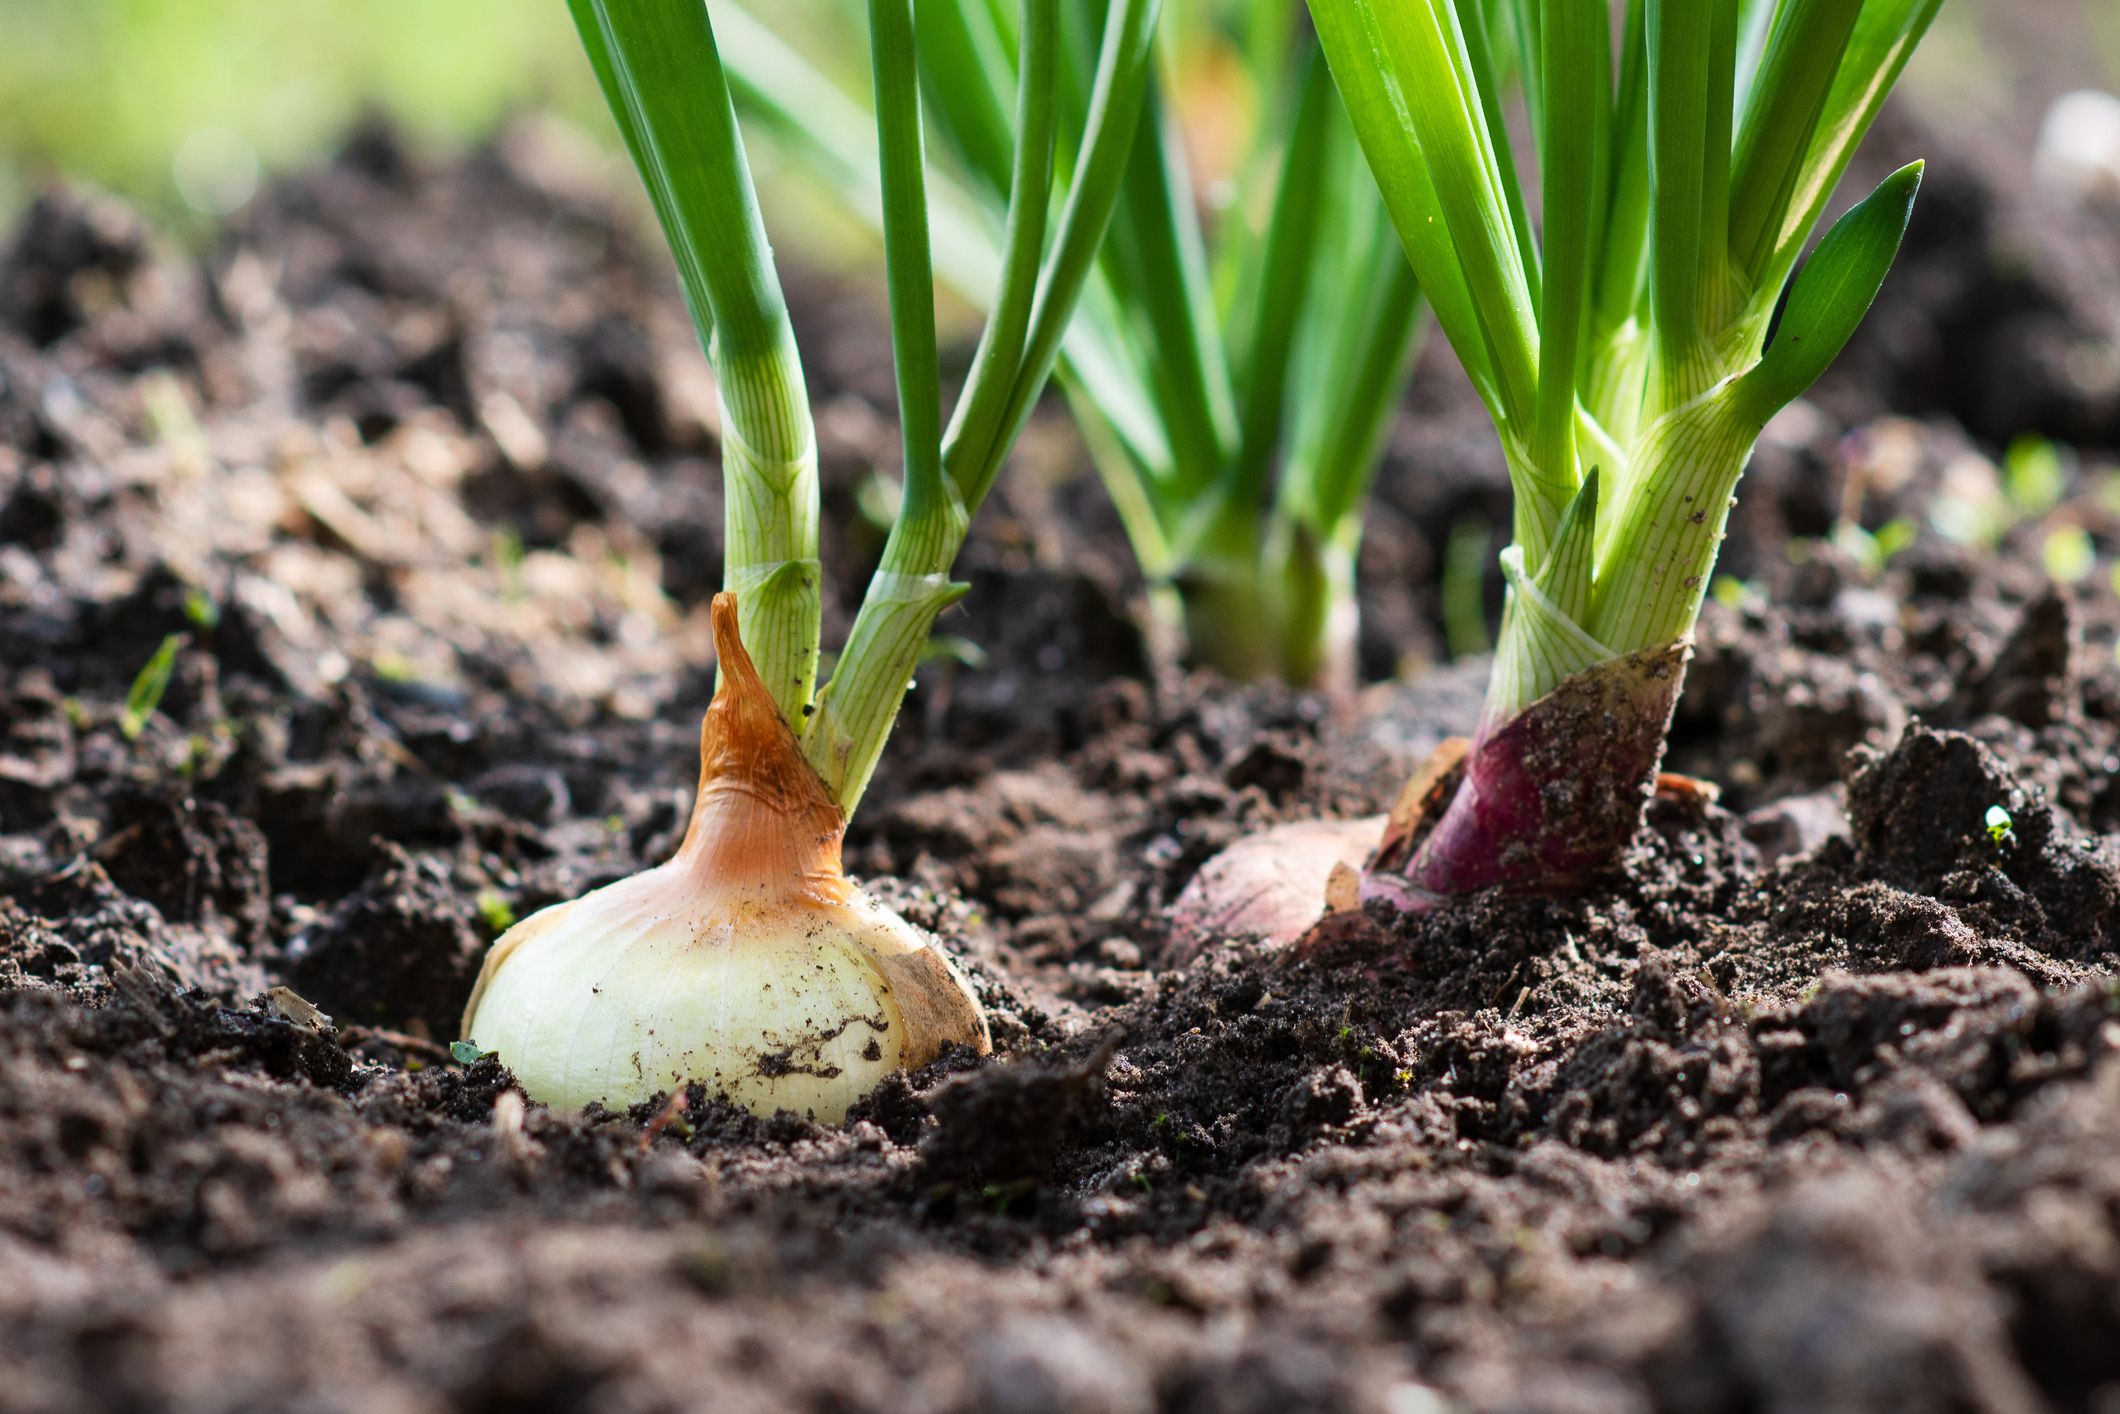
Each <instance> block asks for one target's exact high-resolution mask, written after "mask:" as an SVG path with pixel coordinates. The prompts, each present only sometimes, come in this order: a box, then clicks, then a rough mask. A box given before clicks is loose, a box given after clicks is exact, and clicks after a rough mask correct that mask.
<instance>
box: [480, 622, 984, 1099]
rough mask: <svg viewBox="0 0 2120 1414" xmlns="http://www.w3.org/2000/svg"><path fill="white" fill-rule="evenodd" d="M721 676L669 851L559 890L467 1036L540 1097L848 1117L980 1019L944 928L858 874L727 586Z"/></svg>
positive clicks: (489, 975) (839, 818)
mask: <svg viewBox="0 0 2120 1414" xmlns="http://www.w3.org/2000/svg"><path fill="white" fill-rule="evenodd" d="M713 612H714V634H715V641H716V645H717V647H718V649H719V651H720V654H721V672H722V683H721V688H720V690H719V691H718V692H717V693H716V694H715V697H714V702H713V704H712V705H711V706H710V707H708V709H707V716H706V722H705V725H704V726H703V727H702V729H701V732H700V779H699V797H698V799H697V801H695V802H694V804H693V807H692V821H691V826H690V828H689V829H688V830H687V831H686V833H685V839H684V843H683V844H681V845H680V846H679V847H678V850H677V853H676V855H675V856H674V857H672V858H671V859H670V860H669V862H667V863H665V864H661V865H658V866H656V867H655V868H653V869H649V870H647V871H646V872H644V873H641V874H636V875H634V876H633V877H632V878H630V879H624V880H621V881H620V882H618V883H615V884H611V885H608V886H606V887H604V888H601V889H598V890H596V891H595V892H594V893H590V894H585V895H584V896H582V897H581V898H578V899H575V900H574V901H573V902H571V903H562V904H555V905H553V906H552V907H550V908H547V909H544V910H542V911H540V912H538V913H536V914H533V915H532V916H530V917H529V918H526V919H524V920H523V921H522V922H521V923H518V924H517V925H516V926H515V927H513V928H510V929H509V930H508V931H507V932H506V933H505V934H503V935H502V936H501V938H500V940H499V941H498V942H496V943H495V944H494V945H493V951H492V952H491V953H489V954H488V955H487V958H486V964H485V967H484V968H483V969H482V970H481V972H480V973H479V979H478V984H477V986H476V987H474V988H473V990H472V993H471V1000H470V1003H469V1004H468V1005H467V1006H466V1007H465V1009H464V1034H465V1035H466V1036H468V1037H470V1038H472V1039H474V1040H475V1041H476V1042H477V1043H478V1044H479V1046H480V1047H482V1048H483V1049H486V1050H490V1051H496V1052H498V1053H499V1055H500V1058H501V1061H502V1062H503V1063H504V1064H506V1065H507V1066H508V1067H509V1069H511V1070H512V1071H514V1073H515V1077H516V1079H517V1080H518V1081H520V1082H521V1083H522V1086H523V1089H524V1090H525V1091H526V1092H527V1093H528V1094H529V1095H530V1097H531V1098H532V1099H536V1100H542V1101H544V1102H545V1103H546V1104H549V1105H552V1106H554V1107H557V1108H565V1109H577V1108H579V1107H581V1106H583V1105H586V1104H588V1103H589V1102H590V1101H592V1100H596V1101H601V1102H603V1103H604V1104H606V1105H610V1106H614V1107H615V1106H619V1105H625V1104H631V1103H634V1102H637V1101H640V1100H644V1099H647V1098H649V1097H650V1096H652V1095H654V1094H656V1093H657V1092H660V1091H674V1090H676V1089H677V1088H679V1087H680V1086H683V1085H686V1084H691V1083H698V1084H701V1085H704V1086H705V1087H706V1089H707V1091H708V1093H710V1094H711V1093H714V1092H716V1091H719V1092H720V1093H722V1094H725V1095H727V1096H728V1097H729V1098H730V1099H731V1100H733V1101H735V1102H736V1103H738V1104H740V1105H743V1106H744V1107H746V1108H747V1109H750V1110H753V1111H755V1112H758V1113H770V1112H771V1111H773V1110H776V1109H789V1110H793V1111H795V1112H796V1113H798V1114H807V1115H809V1116H811V1117H812V1118H814V1119H818V1120H821V1121H825V1122H836V1121H838V1120H839V1119H841V1118H842V1117H843V1116H844V1115H845V1114H846V1111H847V1107H848V1106H849V1105H851V1104H852V1103H853V1102H854V1101H855V1100H858V1099H859V1098H861V1096H863V1095H865V1094H866V1093H868V1091H869V1090H870V1089H872V1088H873V1087H874V1086H875V1084H876V1082H877V1081H879V1080H881V1079H882V1078H883V1077H884V1076H885V1075H887V1074H889V1073H890V1072H891V1071H893V1070H898V1069H902V1068H910V1067H914V1066H919V1065H924V1064H926V1063H927V1062H928V1061H930V1060H932V1059H933V1058H934V1057H935V1056H936V1055H937V1054H939V1053H940V1052H941V1050H942V1048H943V1047H944V1046H945V1045H947V1044H949V1043H951V1042H956V1043H958V1044H960V1045H965V1046H970V1047H972V1048H974V1049H975V1050H978V1051H981V1052H984V1051H986V1050H988V1049H989V1047H990V1041H989V1037H988V1031H987V1024H986V1017H985V1014H984V1013H983V1012H982V1011H981V1010H980V1008H979V1003H978V1002H977V1001H976V1000H975V999H974V998H973V996H972V993H971V989H970V987H969V986H968V985H967V984H966V983H965V980H964V978H963V976H962V975H961V974H960V973H959V972H958V971H957V969H956V967H955V966H953V965H952V964H951V962H950V961H949V959H948V958H947V957H946V956H945V955H944V954H943V952H942V950H941V949H940V948H939V947H937V946H936V945H935V943H934V941H933V940H932V939H930V938H928V937H926V936H925V935H924V934H922V933H920V932H919V931H918V930H917V929H915V928H914V927H913V926H912V925H911V924H909V923H907V922H906V921H905V920H904V919H902V918H900V917H899V916H898V915H897V914H895V913H892V912H891V911H890V910H889V909H887V908H884V907H883V906H882V905H880V904H878V903H876V902H875V900H873V899H871V898H869V897H868V895H866V894H864V893H863V892H862V891H861V890H860V889H859V888H857V887H855V885H854V884H852V883H851V882H849V881H848V879H847V877H846V875H845V874H844V873H842V872H841V869H840V862H839V845H840V837H841V836H842V834H843V833H844V832H845V829H846V816H845V814H844V813H843V812H842V811H841V810H840V808H839V806H838V804H837V803H836V802H835V801H834V800H833V799H832V797H831V794H830V792H829V791H828V790H827V788H826V787H825V784H824V782H823V781H822V780H821V779H820V778H819V777H818V775H817V773H816V771H815V770H813V769H812V768H811V766H810V764H809V762H808V761H807V760H805V759H804V757H803V754H802V748H801V744H800V743H799V742H798V741H797V740H796V738H795V734H794V732H793V731H791V730H790V729H789V727H788V724H787V723H786V721H785V720H783V719H782V717H781V715H780V712H779V710H778V709H777V708H776V707H775V706H774V705H773V700H772V697H771V696H770V695H769V694H768V693H767V691H766V689H765V684H764V683H762V682H761V681H760V680H759V678H758V673H757V671H756V669H754V668H753V667H752V665H751V660H750V657H749V655H748V654H746V653H745V652H744V650H743V645H742V643H741V641H740V640H739V639H738V637H737V632H736V604H735V600H734V598H733V597H732V596H730V595H728V594H721V595H717V596H716V597H715V600H714V610H713Z"/></svg>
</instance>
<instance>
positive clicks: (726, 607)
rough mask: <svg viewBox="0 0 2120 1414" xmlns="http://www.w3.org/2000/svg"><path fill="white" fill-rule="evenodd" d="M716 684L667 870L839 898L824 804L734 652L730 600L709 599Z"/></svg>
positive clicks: (820, 784)
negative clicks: (695, 784) (693, 786)
mask: <svg viewBox="0 0 2120 1414" xmlns="http://www.w3.org/2000/svg"><path fill="white" fill-rule="evenodd" d="M712 612H713V620H714V647H715V652H716V654H717V656H718V657H719V659H720V664H721V686H720V687H719V688H718V689H717V690H716V691H715V694H714V701H713V702H712V704H710V705H709V706H708V708H707V715H706V720H705V722H704V723H702V724H701V727H700V732H699V795H698V797H697V798H696V799H695V800H694V801H693V804H692V820H691V824H690V826H689V827H688V828H687V829H686V831H685V838H684V843H683V844H681V845H679V846H678V849H677V855H676V858H675V859H674V860H673V861H672V863H674V864H676V865H678V866H680V867H681V868H682V869H683V870H684V871H685V872H686V873H687V874H689V875H691V876H692V877H693V878H694V879H695V880H697V882H698V883H699V884H700V885H701V886H702V887H711V888H714V889H741V890H744V891H745V892H755V893H759V894H764V895H767V896H770V897H787V896H792V895H797V894H808V895H811V896H821V897H823V898H827V899H837V898H839V897H841V896H843V895H844V893H845V892H846V888H847V884H846V877H845V875H844V874H843V873H842V872H841V868H840V858H839V848H840V840H841V838H842V837H843V836H844V835H845V833H846V814H845V812H843V811H842V810H841V809H840V808H839V806H838V804H837V802H835V801H834V800H833V799H832V795H831V791H830V790H829V789H828V788H827V787H826V786H825V783H824V781H823V779H822V778H821V777H819V776H818V774H817V771H816V769H815V768H814V767H812V766H811V765H810V763H809V761H808V760H807V759H805V758H804V756H803V754H802V744H801V742H800V741H798V740H797V739H796V736H795V733H794V731H793V729H792V728H790V727H789V726H788V723H787V719H786V718H784V717H783V716H782V715H781V713H780V709H779V708H778V707H777V706H775V705H774V702H773V697H772V694H771V693H770V692H768V691H767V690H766V685H765V683H764V681H763V680H762V679H761V678H760V677H759V675H758V669H757V668H756V667H755V666H753V664H752V662H751V657H750V654H749V653H747V652H746V651H745V650H744V646H743V639H742V637H741V635H740V633H739V632H738V628H737V614H736V596H735V595H733V594H729V593H721V594H717V595H715V596H714V604H713V610H712Z"/></svg>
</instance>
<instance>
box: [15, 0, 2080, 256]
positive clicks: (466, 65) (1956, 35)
mask: <svg viewBox="0 0 2120 1414" xmlns="http://www.w3.org/2000/svg"><path fill="white" fill-rule="evenodd" d="M1169 4H1170V6H1171V8H1172V10H1173V13H1174V15H1176V16H1178V17H1179V18H1180V19H1190V20H1193V21H1194V22H1197V21H1198V19H1199V18H1201V16H1200V15H1199V13H1197V12H1200V11H1203V10H1212V9H1215V8H1218V7H1225V8H1226V5H1227V0H1169ZM750 8H752V9H753V10H754V11H755V12H756V13H757V14H758V15H760V16H761V17H762V18H764V19H766V20H768V22H770V23H772V24H773V25H774V26H775V27H776V28H777V29H779V30H780V31H781V32H782V33H783V34H785V35H788V36H789V37H791V38H794V39H796V40H797V42H799V43H800V42H803V39H804V36H805V34H807V35H808V36H809V37H810V38H812V39H814V40H815V41H817V42H816V43H815V44H814V45H806V46H805V47H808V48H812V49H813V50H816V49H823V50H826V51H829V54H830V56H833V57H836V58H839V59H844V58H845V57H846V55H847V53H848V52H849V51H848V47H847V40H848V36H847V34H846V33H845V30H846V23H845V20H846V14H847V9H848V7H847V6H846V4H845V0H757V3H753V4H752V5H751V7H750ZM2025 29H2030V30H2034V31H2040V32H2042V33H2041V36H2040V37H2041V38H2043V39H2044V40H2046V41H2047V42H2046V43H2043V44H2037V45H2033V46H2030V47H2029V48H2030V51H2031V52H2033V53H2039V52H2042V51H2043V53H2044V54H2045V55H2047V56H2054V55H2066V56H2069V59H2070V62H2069V63H2068V65H2067V67H2070V68H2073V69H2075V70H2076V72H2075V73H2073V74H2072V75H2070V76H2069V81H2072V82H2076V83H2081V82H2083V81H2084V80H2085V79H2086V78H2092V79H2094V80H2095V79H2096V78H2098V77H2102V78H2103V86H2105V87H2108V88H2111V87H2120V0H1949V3H1948V4H1947V5H1946V7H1945V10H1944V13H1943V16H1942V18H1941V20H1940V21H1939V23H1938V26H1937V29H1936V31H1935V32H1934V33H1933V34H1932V36H1931V39H1930V41H1929V43H1928V45H1927V46H1926V47H1925V48H1924V50H1923V52H1922V54H1921V55H1920V56H1919V57H1918V58H1917V60H1916V65H1915V68H1914V70H1913V71H1912V72H1910V74H1909V76H1908V81H1907V87H1908V89H1909V91H1910V93H1912V94H1913V95H1914V96H1915V97H1916V99H1917V101H1919V98H1920V95H1921V94H1922V92H1923V91H1924V90H1926V91H1928V92H1929V93H1931V94H1934V95H1937V96H1938V97H1939V98H1940V99H1941V100H1943V101H1948V102H1950V103H1952V104H1953V105H1955V107H1956V110H1957V111H1958V112H1960V113H1961V114H1963V113H1964V112H1965V111H1966V110H1967V107H1968V99H1972V100H1973V101H1972V103H1971V105H1970V106H1971V107H1972V108H1974V109H1980V108H1986V109H1988V110H1989V111H1988V112H1987V113H1984V114H1983V117H2000V116H2003V115H2001V114H1998V113H1995V112H1993V110H1994V109H1995V108H1997V107H2004V106H2007V105H2008V97H2006V96H2007V95H2013V94H2019V93H2021V92H2022V90H2024V89H2026V88H2028V89H2031V90H2033V91H2034V92H2035V93H2036V92H2037V91H2038V90H2040V89H2042V88H2050V87H2051V86H2052V84H2053V82H2054V80H2055V79H2057V78H2059V77H2060V76H2058V75H2053V74H2041V73H2039V72H2036V70H2037V69H2039V68H2044V67H2048V65H2049V64H2050V63H2051V59H2049V60H2047V61H2045V62H2042V63H2034V64H2031V65H2030V67H2031V68H2032V69H2033V70H2034V72H2021V71H2020V72H2012V70H2013V69H2015V68H2016V67H2017V66H2016V65H2015V64H2013V62H2012V52H2013V51H2015V52H2018V53H2023V52H2026V50H2025V48H2023V47H2020V46H2019V45H2016V44H2013V43H2011V40H2012V39H2015V38H2017V37H2018V36H2017V34H2016V33H2015V32H2017V31H2020V30H2025ZM2086 33H2088V34H2089V35H2091V36H2092V38H2093V42H2092V43H2090V44H2088V45H2086V44H2084V43H2083V42H2082V41H2083V37H2084V35H2085V34H2086ZM1998 41H1999V42H1998ZM2101 51H2102V53H2103V59H2102V62H2101V61H2100V60H2099V58H2098V57H2096V56H2098V55H2099V54H2100V52H2101ZM852 52H854V54H855V57H857V58H858V57H859V55H858V50H856V51H852ZM817 57H819V59H820V60H821V61H822V62H825V63H826V65H827V66H828V67H832V68H835V69H840V70H842V72H843V76H845V77H848V78H850V79H852V80H853V81H854V82H857V83H858V82H859V79H860V75H859V72H858V69H857V70H856V71H855V72H853V73H851V74H845V73H844V68H845V66H844V65H841V64H836V63H834V62H833V61H832V57H827V56H826V55H818V56H817ZM2101 70H2102V75H2101V72H2100V71H2101ZM2042 79H2045V80H2046V82H2045V83H2042V82H2041V80H2042ZM1983 93H1984V95H1985V96H1986V98H1987V100H1988V101H1987V102H1985V103H1983V102H1981V101H1980V99H1979V97H1977V96H1976V95H1982V94H1983ZM1998 99H1999V100H2000V101H1999V102H1998V101H1997V100H1998ZM531 107H538V108H546V109H552V110H557V111H558V112H560V113H562V114H564V115H566V116H569V117H572V118H575V119H577V120H579V121H580V122H581V123H582V124H583V126H584V127H585V128H587V129H588V130H590V131H591V132H593V133H595V134H596V135H597V136H598V137H599V138H600V139H604V140H608V139H609V136H610V133H609V127H608V121H607V119H606V118H605V115H604V113H603V111H602V106H601V103H600V102H599V101H598V99H597V97H596V94H595V92H594V87H593V84H592V83H591V81H590V77H589V74H588V71H587V68H586V66H585V65H584V64H583V62H582V60H581V58H580V55H579V52H578V50H577V49H576V47H575V39H574V34H573V29H572V26H571V24H570V22H569V20H568V17H567V10H566V6H565V5H564V4H563V3H562V0H0V221H4V220H5V219H6V218H7V217H8V215H9V214H10V213H11V212H12V211H13V210H14V209H16V208H17V207H19V205H20V204H21V203H22V202H23V201H25V200H26V199H27V198H28V196H29V195H30V194H32V193H33V192H34V190H35V188H36V186H37V185H38V184H39V183H41V182H43V181H47V180H49V179H51V178H52V177H54V176H56V175H59V174H65V175H68V176H71V177H74V178H77V179H82V180H86V181H90V182H93V183H96V184H98V185H101V186H105V187H109V188H111V189H113V190H116V191H119V192H122V193H124V194H125V195H127V196H128V197H130V198H131V199H133V200H134V201H135V202H137V203H139V204H140V205H141V206H142V207H143V208H145V209H146V210H147V211H148V212H149V213H150V214H151V215H153V216H155V217H156V218H158V219H160V220H161V221H163V222H164V223H165V224H168V225H173V226H175V227H178V228H179V229H181V228H183V227H186V226H189V227H191V228H193V229H201V228H203V226H204V224H205V222H206V220H208V219H210V218H211V217H213V216H215V215H218V214H220V213H222V212H225V211H228V210H231V209H233V208H235V207H237V206H240V205H241V204H242V202H243V201H244V200H245V199H246V198H247V197H248V196H249V194H250V193H251V191H253V190H254V189H255V187H256V185H257V183H258V182H259V181H261V180H263V178H264V177H265V176H267V175H269V174H270V173H271V172H272V171H275V170H279V169H284V168H285V167H287V166H289V165H291V164H293V163H297V162H300V161H302V160H304V159H307V158H311V157H314V156H316V155H318V154H320V153H322V152H324V151H326V150H328V149H329V148H330V147H331V146H332V145H333V144H334V143H335V142H336V141H337V140H338V139H339V138H340V137H342V136H343V134H344V133H345V132H346V130H347V129H348V128H349V127H350V126H351V125H352V124H353V123H355V122H357V121H358V120H359V119H360V118H361V116H362V115H363V114H365V113H371V112H385V113H388V114H389V115H390V116H391V117H393V118H394V119H395V120H397V122H398V123H399V124H400V126H401V127H402V128H403V130H404V131H405V132H407V133H408V134H409V135H410V136H411V137H412V138H413V139H414V140H415V141H423V142H427V143H430V144H445V145H446V144H449V143H455V142H462V141H468V140H473V139H475V138H477V137H478V136H479V135H480V134H482V133H484V132H485V131H487V130H488V129H489V128H490V127H491V126H492V124H493V123H494V121H495V120H496V119H497V118H498V117H500V116H501V115H503V114H505V113H508V112H510V111H516V110H521V109H525V108H531ZM2024 116H2030V115H2019V121H2020V122H2021V121H2023V117H2024Z"/></svg>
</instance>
